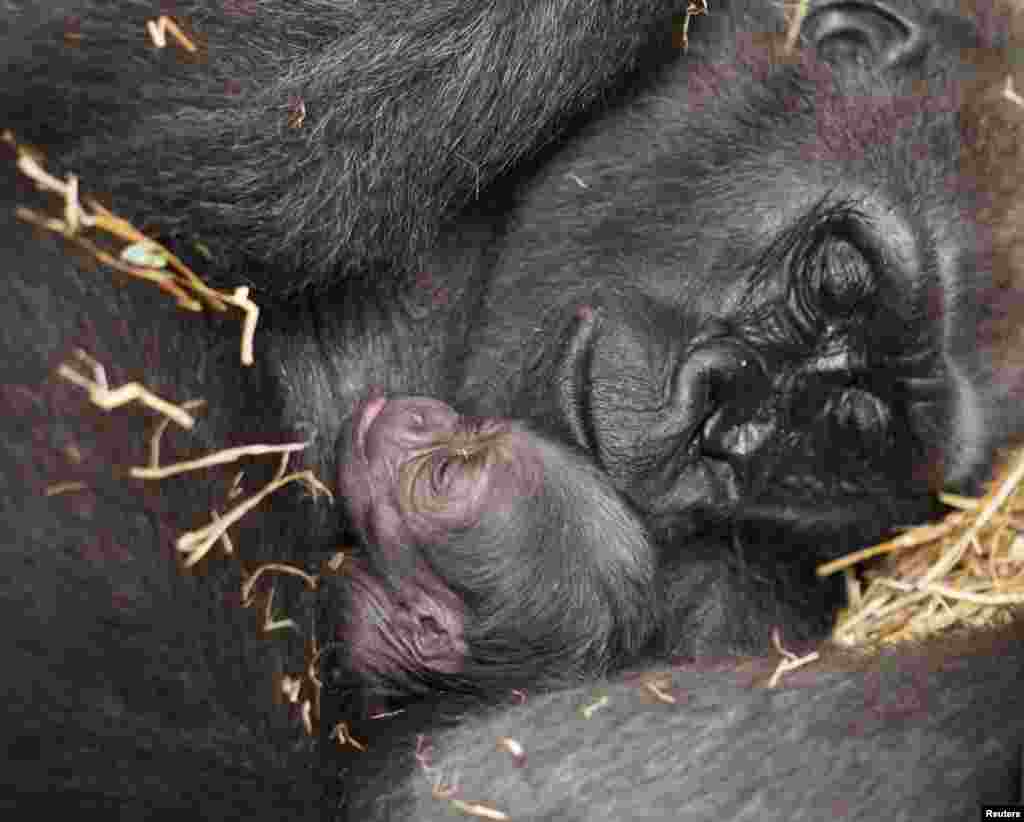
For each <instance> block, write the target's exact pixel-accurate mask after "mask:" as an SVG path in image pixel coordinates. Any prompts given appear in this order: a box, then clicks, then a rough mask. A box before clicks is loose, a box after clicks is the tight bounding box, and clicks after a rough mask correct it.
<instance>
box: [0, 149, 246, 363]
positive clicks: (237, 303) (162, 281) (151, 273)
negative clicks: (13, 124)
mask: <svg viewBox="0 0 1024 822" xmlns="http://www.w3.org/2000/svg"><path fill="white" fill-rule="evenodd" d="M0 140H2V141H3V142H6V143H8V144H10V145H11V146H12V147H13V148H14V150H15V154H16V157H17V159H16V166H17V168H18V170H19V171H20V172H21V173H22V174H24V175H25V176H26V177H28V178H29V179H30V180H32V181H33V182H34V183H35V184H36V187H37V188H39V189H40V190H41V191H44V192H49V193H51V194H55V195H57V196H58V197H60V198H61V199H62V200H63V201H64V208H63V217H62V218H57V217H48V216H46V215H45V214H40V213H38V212H36V211H33V210H32V209H29V208H18V209H16V210H15V214H16V215H17V217H18V218H19V219H20V220H23V221H25V222H27V223H30V224H32V225H35V226H38V227H40V228H42V229H45V230H46V231H51V232H54V233H56V234H60V235H61V236H62V237H64V238H65V239H66V240H68V241H69V242H71V243H72V244H74V245H75V246H77V247H78V248H80V249H82V250H83V251H85V252H87V253H88V254H90V255H91V256H92V257H94V258H95V259H97V260H98V261H99V262H101V263H103V264H104V265H107V266H110V267H111V268H113V269H115V270H116V271H119V272H121V273H123V274H125V275H127V276H129V277H133V278H135V279H139V280H144V281H146V282H151V283H153V284H154V285H156V286H157V287H158V288H159V289H161V290H162V291H165V292H167V293H168V294H170V295H171V296H172V297H174V299H175V301H176V302H177V304H178V306H179V307H180V308H182V309H184V310H186V311H202V310H203V309H204V307H205V308H209V309H211V310H214V311H220V312H223V311H227V310H228V306H232V307H234V308H236V309H238V310H239V311H241V312H242V314H243V321H242V339H241V360H242V364H243V365H252V364H253V362H254V361H255V360H254V353H253V349H254V343H253V341H254V338H255V335H256V326H257V325H258V323H259V306H257V305H256V304H255V303H254V302H253V301H252V300H251V299H249V289H248V287H246V286H240V287H238V288H236V289H235V290H234V291H232V292H230V293H228V292H226V291H220V290H218V289H215V288H210V287H209V286H208V285H206V283H204V282H203V280H202V278H201V277H199V275H198V274H196V273H195V272H194V271H193V270H192V269H191V268H189V267H188V266H187V265H186V264H185V263H184V262H183V261H182V260H181V259H180V258H178V257H177V256H176V255H175V254H173V253H171V251H169V250H168V249H167V248H165V247H164V246H163V245H161V244H160V243H159V242H157V241H156V240H154V239H152V238H151V237H147V236H146V235H145V234H143V233H142V232H141V231H139V230H138V229H137V228H135V227H134V226H133V225H132V224H131V223H130V222H128V221H127V220H125V219H124V218H122V217H118V216H117V215H116V214H114V213H113V212H111V211H108V210H107V209H106V208H104V207H103V206H102V205H101V204H100V203H98V202H97V201H95V200H91V199H90V200H87V202H86V205H87V206H88V208H89V209H90V210H89V211H86V209H85V207H83V205H82V204H81V202H80V201H79V192H78V178H77V177H76V176H75V175H74V174H69V175H68V179H67V181H63V180H59V179H57V178H56V177H54V176H53V175H51V174H49V173H48V172H47V171H46V169H45V168H44V167H43V164H42V159H41V156H40V155H39V154H38V153H37V152H34V151H32V150H31V149H29V148H27V147H25V146H23V145H21V144H20V143H18V141H17V140H16V139H15V137H14V134H13V133H12V132H11V131H10V130H5V131H3V132H2V133H0ZM86 230H91V231H96V232H98V233H99V236H101V237H104V238H113V239H116V240H118V241H120V242H121V243H122V247H121V248H120V250H116V251H114V252H111V251H110V250H107V249H106V248H103V247H101V246H99V245H97V244H96V243H95V242H94V241H93V240H92V239H90V238H88V237H86V236H85V235H84V233H83V232H84V231H86ZM141 249H145V257H146V258H147V259H156V260H159V263H160V264H159V265H158V266H156V267H153V266H145V265H137V264H132V263H130V262H128V261H127V260H130V259H133V258H137V257H139V256H140V254H141Z"/></svg>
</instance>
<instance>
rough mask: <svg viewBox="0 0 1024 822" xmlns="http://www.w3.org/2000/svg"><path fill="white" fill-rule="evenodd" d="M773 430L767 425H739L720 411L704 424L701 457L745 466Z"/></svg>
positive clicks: (753, 423) (728, 415) (748, 422)
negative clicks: (740, 463)
mask: <svg viewBox="0 0 1024 822" xmlns="http://www.w3.org/2000/svg"><path fill="white" fill-rule="evenodd" d="M774 429H775V427H774V425H772V424H771V423H770V422H767V421H758V422H755V421H751V420H747V421H738V420H736V419H734V418H733V417H732V415H730V414H729V412H728V409H725V408H719V409H718V410H717V411H716V412H715V413H714V414H712V415H711V417H710V418H708V421H707V422H706V423H704V429H703V431H702V434H701V453H702V454H703V455H705V456H708V457H712V458H714V459H720V460H724V461H726V462H730V463H736V462H745V461H746V460H749V459H750V458H751V457H753V456H754V455H755V454H757V452H758V451H760V449H761V446H763V445H764V443H765V442H767V441H768V439H769V438H770V437H771V435H772V432H773V431H774Z"/></svg>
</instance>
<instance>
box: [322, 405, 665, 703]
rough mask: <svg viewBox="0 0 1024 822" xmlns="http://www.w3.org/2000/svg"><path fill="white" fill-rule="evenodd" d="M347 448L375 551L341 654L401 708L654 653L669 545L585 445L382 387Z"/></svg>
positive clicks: (360, 516)
mask: <svg viewBox="0 0 1024 822" xmlns="http://www.w3.org/2000/svg"><path fill="white" fill-rule="evenodd" d="M341 443H342V445H341V449H342V454H341V456H340V457H339V463H340V465H341V473H340V478H339V482H338V489H339V491H340V492H341V494H342V495H343V496H344V498H345V500H346V505H347V507H348V508H349V510H350V512H351V519H352V522H353V525H354V527H355V528H356V529H357V531H358V532H359V533H360V534H361V536H362V542H363V545H364V546H365V556H364V557H362V558H360V559H358V560H356V561H355V562H353V563H351V564H350V565H349V567H348V569H347V571H346V573H345V574H344V576H343V578H342V580H341V583H340V586H339V587H340V588H341V589H342V595H346V594H347V601H346V604H345V605H343V606H340V607H337V608H336V609H335V611H336V613H335V614H334V615H333V616H331V617H329V618H328V621H329V623H333V622H336V621H339V618H338V612H340V613H343V614H344V615H345V616H344V618H342V619H341V620H340V624H339V627H338V630H337V636H336V640H337V643H338V653H337V656H338V657H340V659H339V660H338V662H336V663H335V664H340V666H341V667H342V668H343V669H344V670H345V671H346V672H347V673H348V674H349V676H355V677H358V678H359V679H361V680H363V681H365V682H371V681H372V682H373V683H374V687H376V688H377V689H379V691H380V693H382V694H387V695H388V697H389V698H390V699H393V700H396V704H399V705H401V704H404V702H403V700H402V697H403V695H405V694H407V693H409V692H415V693H422V692H423V691H424V690H427V691H429V689H430V688H449V689H452V688H457V689H462V690H468V691H476V692H480V691H482V690H485V689H487V688H489V687H500V688H509V687H514V686H515V684H517V683H518V684H521V685H524V686H525V685H531V686H532V685H536V684H537V683H538V681H541V680H543V679H544V678H545V677H550V676H551V674H549V673H548V672H551V671H556V672H557V676H558V677H559V680H560V681H567V680H571V679H572V678H573V677H576V676H579V675H580V674H584V673H593V672H595V671H600V670H604V669H606V668H608V667H610V666H612V665H615V664H616V663H617V660H620V659H622V658H628V657H630V656H632V655H635V654H636V653H638V652H639V650H640V649H641V648H642V647H643V644H644V642H645V641H646V640H647V639H648V637H649V636H650V633H651V629H652V626H653V625H654V622H655V617H656V613H657V607H656V597H655V585H654V551H653V548H652V546H651V544H650V543H649V541H648V539H647V533H646V530H645V529H644V527H643V526H642V524H641V523H640V521H639V520H638V519H637V518H636V516H635V515H634V513H633V512H632V511H631V510H630V509H629V508H628V507H627V506H626V505H625V504H624V503H623V501H622V500H621V498H620V497H619V496H618V495H617V494H616V492H615V490H614V488H612V486H611V484H610V483H609V481H608V479H607V478H606V477H605V476H604V475H602V474H600V473H598V472H597V471H595V470H594V469H593V467H592V466H590V465H589V464H588V463H587V462H586V461H584V460H582V459H580V457H579V456H578V455H577V454H576V453H575V452H574V451H572V450H569V449H565V448H562V447H560V446H558V445H557V444H555V443H552V442H548V441H545V440H544V439H542V438H540V437H538V436H537V435H536V434H534V433H533V432H531V431H530V430H529V429H527V428H525V427H524V426H523V425H522V424H520V423H515V422H509V421H503V420H498V419H485V418H475V419H472V418H468V417H464V416H460V415H459V414H458V413H457V412H456V411H455V410H454V409H453V408H451V407H450V406H448V405H446V404H445V403H443V402H441V401H439V400H436V399H432V398H429V397H400V398H393V397H384V396H380V395H376V394H371V395H370V396H369V397H367V398H366V400H364V402H362V403H360V405H359V407H358V408H357V410H356V413H355V414H354V416H353V418H352V421H351V424H350V425H349V426H348V427H347V429H346V432H345V434H343V436H342V438H341ZM552 592H558V595H557V596H554V595H552ZM327 667H331V666H327Z"/></svg>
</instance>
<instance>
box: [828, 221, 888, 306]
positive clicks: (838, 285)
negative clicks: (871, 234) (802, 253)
mask: <svg viewBox="0 0 1024 822" xmlns="http://www.w3.org/2000/svg"><path fill="white" fill-rule="evenodd" d="M820 274H821V279H820V281H819V282H818V283H816V286H817V289H818V294H819V300H820V303H821V307H822V308H823V309H824V311H825V312H826V313H828V314H833V315H835V314H850V313H852V312H853V311H855V310H856V309H857V307H858V306H859V305H861V304H862V303H864V301H865V300H867V299H869V298H870V297H871V296H872V295H873V293H874V289H875V278H874V276H873V272H872V269H871V265H870V264H869V263H868V261H867V259H866V258H865V257H864V254H863V252H861V250H860V249H859V248H858V247H857V246H856V245H855V244H854V243H853V242H851V241H850V240H848V239H846V238H843V237H833V238H831V239H830V240H829V242H827V243H826V244H825V248H824V249H823V254H822V259H821V269H820Z"/></svg>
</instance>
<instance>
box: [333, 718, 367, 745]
mask: <svg viewBox="0 0 1024 822" xmlns="http://www.w3.org/2000/svg"><path fill="white" fill-rule="evenodd" d="M327 738H328V739H331V740H334V741H335V742H337V743H338V746H339V747H342V748H345V747H351V748H355V749H356V750H357V751H359V752H360V753H365V752H366V745H364V744H363V743H362V742H360V741H359V740H358V739H356V738H355V737H354V736H352V734H351V733H350V732H349V729H348V723H347V722H339V723H338V724H337V725H335V726H334V728H333V730H332V731H331V733H330V734H329V735H328V737H327Z"/></svg>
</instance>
